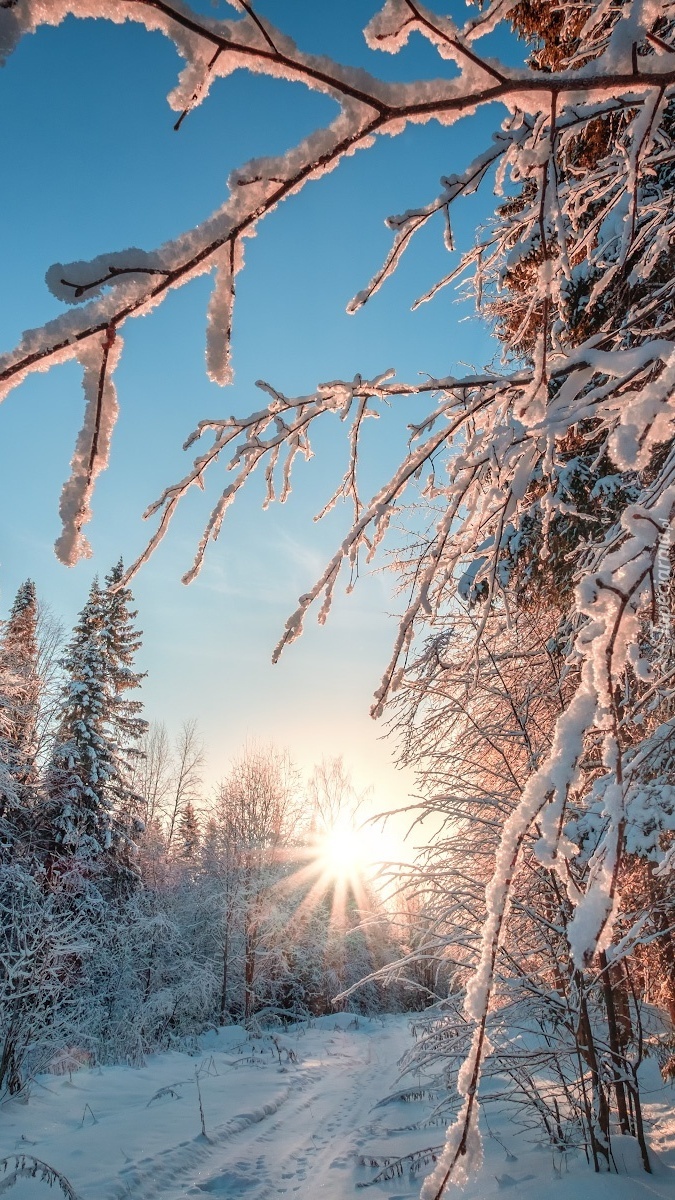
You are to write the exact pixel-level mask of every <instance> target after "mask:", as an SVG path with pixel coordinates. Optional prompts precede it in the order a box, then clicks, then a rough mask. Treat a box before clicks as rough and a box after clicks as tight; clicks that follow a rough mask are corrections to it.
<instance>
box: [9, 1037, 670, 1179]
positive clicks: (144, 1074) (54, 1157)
mask: <svg viewBox="0 0 675 1200" xmlns="http://www.w3.org/2000/svg"><path fill="white" fill-rule="evenodd" d="M411 1038H412V1034H411V1029H410V1022H409V1019H408V1018H407V1017H406V1016H388V1017H384V1018H381V1019H373V1020H368V1019H367V1018H363V1017H358V1018H354V1017H352V1016H351V1015H350V1014H346V1013H340V1014H337V1015H336V1016H333V1017H322V1018H320V1019H319V1020H317V1021H316V1022H313V1023H311V1024H310V1026H307V1025H298V1026H295V1027H293V1028H291V1029H287V1030H284V1031H283V1032H272V1033H271V1034H261V1035H260V1036H257V1037H251V1036H249V1035H247V1033H246V1032H245V1031H244V1030H242V1029H240V1028H238V1027H230V1028H227V1029H223V1030H220V1031H219V1032H218V1033H216V1032H213V1033H210V1034H208V1035H206V1036H205V1037H203V1038H201V1039H200V1046H199V1052H198V1053H197V1054H195V1055H189V1054H186V1053H177V1052H175V1053H170V1054H161V1055H153V1056H152V1057H150V1058H149V1059H148V1061H147V1064H146V1065H145V1066H143V1067H141V1068H132V1067H122V1066H117V1067H106V1068H104V1069H102V1070H99V1069H97V1068H93V1069H87V1068H84V1069H82V1070H79V1071H74V1072H73V1074H72V1076H69V1075H68V1074H66V1075H62V1076H54V1075H45V1076H42V1077H41V1078H40V1079H39V1080H37V1081H36V1083H35V1086H34V1088H33V1092H32V1095H31V1097H30V1099H29V1101H28V1103H21V1102H19V1101H17V1100H12V1101H9V1102H7V1103H5V1104H4V1105H3V1106H1V1107H0V1157H2V1156H5V1155H9V1154H21V1153H26V1154H29V1155H34V1156H35V1157H36V1158H39V1159H42V1160H43V1161H45V1162H47V1163H49V1164H50V1165H51V1166H52V1167H54V1168H56V1169H57V1170H58V1171H60V1172H62V1173H63V1175H64V1176H66V1178H67V1179H68V1180H69V1181H70V1183H71V1184H72V1186H73V1188H74V1189H75V1191H76V1193H77V1195H78V1197H79V1198H80V1200H130V1198H131V1200H155V1198H156V1197H160V1198H161V1200H211V1198H212V1200H278V1198H283V1200H359V1198H361V1197H362V1198H363V1200H417V1197H418V1196H419V1189H420V1184H421V1177H420V1176H419V1175H418V1176H415V1177H413V1178H411V1177H410V1174H409V1172H408V1170H407V1169H406V1170H405V1172H404V1174H402V1175H395V1177H394V1178H393V1179H389V1180H387V1179H382V1180H381V1182H380V1183H378V1184H375V1185H374V1186H373V1187H372V1188H369V1189H368V1190H366V1191H360V1190H359V1189H358V1184H359V1183H366V1182H370V1181H372V1179H373V1178H374V1176H375V1175H376V1174H377V1173H378V1170H377V1168H373V1167H370V1166H361V1165H359V1162H360V1157H361V1155H363V1156H364V1158H365V1159H366V1161H368V1160H369V1159H371V1158H374V1159H379V1161H380V1162H382V1161H383V1160H391V1159H392V1158H396V1156H397V1155H404V1154H407V1153H410V1152H411V1151H413V1150H422V1149H423V1148H426V1147H428V1146H433V1145H438V1144H440V1143H441V1142H442V1140H443V1129H442V1127H440V1126H432V1127H431V1128H430V1127H429V1126H428V1124H426V1118H427V1117H428V1116H429V1103H430V1102H429V1101H428V1100H424V1099H423V1098H421V1097H418V1098H411V1097H409V1098H408V1100H407V1102H403V1101H402V1100H397V1101H395V1102H393V1103H388V1104H386V1105H381V1104H379V1102H380V1101H381V1100H383V1099H384V1098H385V1097H386V1096H387V1095H388V1094H390V1093H392V1092H397V1091H398V1090H399V1089H398V1087H397V1077H398V1066H397V1063H398V1060H399V1059H400V1057H401V1055H402V1054H403V1053H404V1052H405V1051H406V1050H407V1049H408V1048H409V1047H410V1045H411ZM644 1069H645V1074H644V1077H643V1087H644V1101H645V1116H646V1118H647V1121H648V1126H649V1129H650V1132H651V1141H652V1146H653V1150H654V1154H653V1165H654V1174H653V1175H651V1176H647V1175H645V1174H644V1172H643V1171H642V1170H641V1167H640V1163H639V1154H638V1151H637V1146H636V1144H635V1142H634V1140H633V1139H632V1138H620V1137H615V1138H613V1152H614V1158H615V1161H616V1164H617V1170H618V1174H611V1175H594V1174H593V1173H592V1171H590V1170H589V1169H588V1167H587V1165H586V1162H585V1160H584V1156H583V1155H582V1154H580V1153H576V1154H574V1153H570V1154H568V1155H567V1156H565V1157H561V1156H560V1155H559V1154H553V1153H552V1150H551V1147H550V1145H549V1144H548V1143H547V1141H546V1139H545V1138H544V1137H543V1136H542V1133H541V1131H540V1130H539V1129H538V1128H537V1127H536V1126H535V1125H534V1124H533V1125H532V1126H531V1127H530V1128H529V1129H527V1130H523V1129H522V1128H521V1130H520V1131H517V1130H516V1129H515V1127H514V1126H513V1124H512V1123H511V1118H512V1116H513V1109H512V1106H509V1105H508V1104H504V1105H499V1104H496V1105H491V1106H490V1110H489V1125H490V1131H491V1132H489V1131H488V1130H487V1128H486V1129H485V1132H486V1134H487V1136H486V1138H485V1164H484V1166H483V1168H482V1170H481V1172H480V1174H479V1175H478V1177H477V1178H476V1179H475V1180H472V1181H471V1182H470V1183H469V1185H468V1187H467V1188H466V1190H465V1192H464V1193H459V1192H457V1191H456V1190H453V1191H452V1194H451V1196H449V1197H448V1200H458V1198H459V1197H460V1196H463V1198H464V1200H493V1198H495V1200H502V1197H503V1194H504V1192H505V1191H506V1192H507V1193H508V1195H509V1196H513V1197H514V1200H545V1198H548V1197H549V1193H550V1195H551V1200H654V1198H657V1200H675V1090H674V1089H673V1088H672V1087H670V1086H664V1085H663V1082H662V1080H661V1079H660V1076H659V1074H658V1068H657V1066H656V1063H655V1060H653V1059H650V1060H648V1061H647V1062H646V1063H645V1064H644ZM415 1092H416V1089H415ZM200 1095H201V1103H202V1108H203V1113H204V1122H205V1127H206V1137H205V1136H204V1135H203V1134H202V1132H201V1117H200V1106H199V1098H200ZM419 1121H421V1122H423V1127H422V1128H420V1129H415V1128H413V1126H414V1125H415V1124H416V1122H419ZM430 1165H431V1164H430V1163H429V1166H430ZM10 1169H11V1168H10ZM427 1169H428V1167H427ZM0 1187H1V1176H0ZM58 1194H59V1193H55V1192H54V1191H51V1192H50V1190H49V1188H48V1186H47V1184H46V1183H45V1182H44V1181H41V1180H40V1179H22V1180H20V1181H19V1182H18V1183H17V1184H16V1186H15V1187H14V1188H13V1189H12V1192H11V1195H12V1200H47V1197H48V1196H50V1195H51V1196H52V1197H54V1196H55V1195H58Z"/></svg>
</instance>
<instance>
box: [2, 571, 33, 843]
mask: <svg viewBox="0 0 675 1200" xmlns="http://www.w3.org/2000/svg"><path fill="white" fill-rule="evenodd" d="M36 630H37V597H36V594H35V585H34V583H33V582H32V581H31V580H30V579H28V580H26V582H25V583H23V584H22V585H21V587H20V588H19V590H18V592H17V594H16V598H15V600H14V603H13V605H12V609H11V612H10V615H9V618H8V620H7V621H6V622H4V623H3V626H2V632H1V633H0V858H7V857H11V856H14V855H15V854H16V851H17V841H18V840H19V839H20V838H21V837H22V836H23V835H24V834H25V833H26V829H27V820H28V812H29V810H30V809H31V808H32V807H33V806H34V803H35V789H36V786H37V776H36V769H35V725H36V716H37V708H38V699H39V691H40V681H39V674H38V667H37V633H36Z"/></svg>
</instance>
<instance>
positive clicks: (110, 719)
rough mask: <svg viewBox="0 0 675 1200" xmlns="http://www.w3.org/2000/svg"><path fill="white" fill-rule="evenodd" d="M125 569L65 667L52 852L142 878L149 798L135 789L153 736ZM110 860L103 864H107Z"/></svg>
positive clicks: (50, 806) (82, 627) (95, 596)
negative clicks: (139, 695)
mask: <svg viewBox="0 0 675 1200" xmlns="http://www.w3.org/2000/svg"><path fill="white" fill-rule="evenodd" d="M120 577H121V564H120V565H118V567H116V568H115V569H114V570H113V572H111V575H110V576H109V577H108V579H107V581H106V582H107V585H108V586H107V587H106V590H105V591H102V590H101V588H100V587H99V584H98V581H97V580H94V582H93V584H92V586H91V590H90V593H89V598H88V600H87V603H86V604H85V606H84V608H83V609H82V612H81V613H80V617H79V620H78V623H77V625H76V627H75V630H74V632H73V636H72V639H71V642H70V644H69V647H68V650H67V653H66V656H65V658H64V661H63V668H64V672H65V682H64V685H63V692H62V701H61V706H62V711H61V719H60V724H59V727H58V730H57V733H56V738H55V746H54V750H53V753H52V759H51V762H50V764H49V768H48V772H47V779H48V782H47V788H48V793H49V795H48V800H47V803H46V811H45V816H46V820H47V823H48V826H49V828H50V831H51V840H52V854H54V853H56V854H65V855H73V854H75V855H77V856H78V857H79V858H81V859H82V860H85V861H88V862H89V863H90V864H93V863H94V862H95V861H96V860H99V859H100V860H101V861H100V863H99V866H103V858H105V860H106V864H107V869H109V870H110V869H112V866H113V863H114V864H115V869H116V870H117V871H118V872H122V873H126V874H128V875H129V876H131V875H134V874H135V873H136V869H135V867H134V864H133V854H134V837H135V835H136V834H137V833H138V832H139V830H140V828H141V827H142V826H141V824H140V823H139V812H138V810H139V807H140V804H141V798H140V797H139V796H138V794H137V793H136V791H135V790H134V786H133V774H134V772H133V766H134V760H135V757H136V756H137V755H138V753H139V751H138V748H137V743H138V741H139V740H140V739H141V738H142V736H143V734H144V733H145V730H146V724H147V723H146V722H145V721H144V720H143V719H142V718H141V717H140V716H139V712H140V708H141V705H140V702H138V701H136V700H129V699H128V697H127V696H126V692H127V691H128V690H129V689H134V688H136V687H138V686H139V682H140V678H141V677H140V676H138V675H137V674H136V673H135V672H134V671H133V669H132V664H133V658H134V654H135V652H136V650H137V649H138V646H139V645H140V635H139V634H138V633H137V632H136V630H135V629H134V627H133V619H134V617H135V615H136V614H135V613H133V612H131V611H130V610H129V603H130V599H131V593H130V592H129V590H128V589H127V588H123V589H121V590H119V591H115V590H114V586H115V584H116V583H117V582H119V578H120ZM102 856H103V858H102Z"/></svg>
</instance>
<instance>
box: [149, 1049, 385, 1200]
mask: <svg viewBox="0 0 675 1200" xmlns="http://www.w3.org/2000/svg"><path fill="white" fill-rule="evenodd" d="M401 1042H402V1039H401V1037H400V1036H399V1037H398V1038H394V1037H393V1035H392V1033H391V1032H386V1031H383V1032H382V1035H381V1037H379V1038H378V1039H377V1041H375V1039H372V1038H369V1039H364V1040H363V1041H362V1042H361V1044H360V1045H359V1044H358V1042H357V1041H356V1039H355V1038H351V1039H350V1038H349V1035H348V1034H341V1033H336V1035H335V1038H334V1039H333V1047H332V1048H330V1054H329V1055H326V1056H322V1057H321V1058H320V1059H317V1060H311V1061H310V1062H309V1063H305V1064H304V1065H303V1067H302V1068H301V1070H300V1072H299V1074H298V1076H297V1078H296V1086H295V1089H294V1090H295V1093H296V1094H295V1095H291V1096H290V1097H289V1099H288V1100H287V1101H286V1103H284V1104H283V1105H282V1106H280V1108H279V1109H278V1111H277V1112H276V1114H275V1115H274V1117H273V1118H272V1119H271V1120H270V1121H265V1122H264V1123H262V1124H261V1125H259V1126H252V1127H250V1128H249V1129H248V1130H246V1131H245V1132H243V1133H242V1134H241V1135H240V1136H238V1137H235V1138H233V1139H232V1141H231V1142H230V1143H228V1145H227V1147H226V1148H225V1151H224V1153H223V1154H222V1156H214V1157H215V1158H219V1159H220V1161H219V1162H218V1165H217V1167H215V1164H214V1163H211V1164H209V1165H208V1167H207V1170H206V1171H205V1172H204V1174H203V1175H201V1177H200V1178H199V1179H198V1180H197V1181H196V1183H195V1186H194V1187H193V1188H192V1189H191V1190H190V1191H189V1192H188V1193H187V1194H188V1195H191V1196H192V1195H200V1194H204V1193H206V1194H208V1195H222V1196H233V1195H238V1194H239V1193H242V1194H245V1195H246V1196H247V1197H248V1198H249V1200H267V1198H268V1197H274V1196H281V1195H286V1196H288V1197H289V1200H290V1197H293V1198H294V1200H309V1198H310V1197H315V1196H316V1195H317V1194H320V1195H321V1196H326V1197H332V1196H342V1195H344V1192H345V1182H346V1180H345V1173H346V1172H349V1173H351V1171H352V1170H353V1168H354V1165H355V1160H356V1156H357V1155H358V1154H359V1153H360V1152H361V1150H362V1148H363V1145H364V1143H365V1141H366V1139H367V1136H368V1132H367V1126H368V1121H369V1117H370V1113H371V1110H372V1108H373V1106H374V1105H375V1104H376V1103H377V1101H378V1100H379V1099H381V1097H382V1093H383V1090H384V1088H386V1080H387V1079H388V1078H392V1077H394V1076H395V1073H396V1060H397V1058H398V1057H399V1055H400V1054H401V1053H402V1050H403V1049H404V1046H403V1045H402V1044H401ZM214 1167H215V1169H214ZM350 1182H351V1181H350ZM349 1190H350V1191H351V1187H350V1189H349ZM171 1200H173V1197H172V1198H171Z"/></svg>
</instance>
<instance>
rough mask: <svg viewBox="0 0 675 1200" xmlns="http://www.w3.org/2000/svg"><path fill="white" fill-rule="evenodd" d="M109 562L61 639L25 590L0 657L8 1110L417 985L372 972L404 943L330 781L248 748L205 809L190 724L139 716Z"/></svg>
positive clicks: (347, 798) (370, 1005)
mask: <svg viewBox="0 0 675 1200" xmlns="http://www.w3.org/2000/svg"><path fill="white" fill-rule="evenodd" d="M121 577H122V566H121V563H118V564H117V566H116V567H114V568H113V569H112V570H111V571H110V573H109V574H108V576H107V577H106V580H105V586H104V587H100V586H99V584H98V581H96V580H95V581H94V583H93V584H92V587H91V591H90V594H89V597H88V599H87V602H86V604H85V605H84V607H83V609H82V612H81V614H80V616H79V619H78V623H77V625H76V627H75V629H74V630H73V633H72V636H71V637H70V639H69V640H68V641H67V642H66V643H65V645H64V644H63V635H62V633H61V630H60V626H59V622H58V621H56V619H55V618H54V616H53V615H52V614H51V612H50V611H49V610H48V609H47V608H46V606H44V605H43V604H41V603H40V602H39V601H38V598H37V596H36V593H35V587H34V585H33V584H32V582H31V581H30V580H28V581H26V583H25V584H24V585H23V586H22V587H21V589H20V590H19V592H18V594H17V596H16V598H15V601H14V604H13V606H12V609H11V612H10V615H9V617H8V619H7V620H6V621H5V622H3V626H2V635H1V640H0V663H1V675H0V680H1V684H0V696H1V697H2V708H1V712H2V720H3V725H2V748H3V759H2V792H1V793H0V794H1V796H2V810H1V812H0V821H1V826H0V829H1V843H0V844H1V847H2V863H1V865H0V872H1V879H2V888H1V903H2V913H3V922H2V950H1V957H0V962H1V966H2V973H3V974H2V982H3V988H2V1015H1V1018H0V1029H1V1031H2V1039H3V1040H2V1051H1V1054H0V1095H1V1096H7V1095H9V1096H12V1095H19V1094H21V1093H22V1092H24V1091H25V1090H26V1089H27V1088H28V1087H29V1085H30V1081H31V1079H32V1078H33V1076H34V1075H35V1073H36V1072H39V1071H40V1070H44V1069H46V1068H48V1067H49V1066H50V1065H52V1066H53V1064H54V1062H55V1061H56V1062H58V1061H59V1056H61V1055H64V1054H66V1056H67V1053H68V1047H72V1046H76V1047H78V1052H79V1053H81V1054H84V1055H86V1056H88V1058H90V1060H91V1061H92V1062H94V1061H95V1062H98V1063H102V1062H130V1063H136V1064H140V1063H142V1062H144V1060H145V1057H146V1056H147V1055H148V1054H149V1053H151V1052H153V1051H157V1050H161V1049H166V1048H167V1047H170V1046H172V1045H177V1046H185V1045H188V1044H191V1041H194V1039H195V1038H196V1037H197V1036H198V1035H199V1034H200V1033H203V1032H204V1030H207V1029H209V1028H212V1027H213V1026H214V1025H215V1026H219V1025H227V1024H231V1023H233V1022H237V1021H241V1022H245V1023H250V1022H251V1021H253V1020H257V1021H260V1020H263V1021H264V1020H265V1019H267V1020H271V1021H272V1022H273V1023H274V1022H276V1023H277V1024H278V1023H281V1024H283V1023H288V1022H289V1021H291V1020H292V1019H299V1018H301V1017H303V1016H304V1017H308V1016H311V1015H313V1016H320V1015H322V1014H324V1013H326V1012H333V1011H339V1010H340V1009H341V1008H342V1007H343V1006H344V1004H341V1003H340V1002H339V1001H338V1002H337V1004H334V1003H333V1001H334V999H335V998H336V997H338V996H339V995H340V994H341V993H344V992H349V991H350V989H351V988H353V987H354V986H355V985H356V984H357V983H359V982H360V981H361V980H363V979H365V978H366V977H368V976H371V977H372V978H371V979H370V981H369V982H366V983H365V984H364V985H363V987H362V988H359V989H358V990H357V992H356V994H355V995H354V997H353V998H351V1000H350V1007H351V1008H352V1009H353V1011H356V1012H359V1011H364V1012H380V1011H387V1010H391V1009H394V1010H401V1009H405V1008H406V1007H413V1008H415V1007H417V1006H418V1005H419V997H420V995H422V997H423V998H424V996H425V993H424V988H423V984H422V982H421V981H419V983H418V986H417V987H416V986H415V982H414V980H412V979H411V980H410V981H408V982H407V983H406V984H405V985H403V984H397V983H396V982H395V980H394V978H393V977H392V980H391V981H390V983H391V986H387V984H386V982H385V981H383V980H382V979H381V977H380V976H379V974H378V973H379V972H380V971H381V969H382V968H383V967H385V966H388V965H391V964H394V963H395V962H397V960H399V959H400V958H401V957H402V955H403V953H404V944H405V942H406V939H407V938H409V936H410V934H411V933H412V931H413V929H414V920H413V906H414V903H413V897H412V894H411V897H410V914H409V919H406V921H405V924H404V926H403V927H401V926H400V925H399V919H398V917H397V916H396V914H395V913H394V911H393V910H390V909H388V908H387V906H386V905H385V903H384V901H383V900H382V897H381V896H380V895H379V894H378V892H377V890H376V889H375V887H374V886H373V884H372V881H370V880H369V879H368V878H367V876H366V873H365V872H361V871H358V870H355V873H354V877H353V878H350V876H349V874H348V873H347V874H346V873H345V872H344V870H338V869H337V867H336V864H335V863H334V862H331V858H330V855H329V842H328V840H327V839H328V836H329V835H331V834H332V835H333V836H335V830H339V829H340V828H341V826H343V825H344V824H345V823H346V822H348V823H349V822H351V820H353V819H354V815H355V812H356V810H357V809H358V797H357V796H356V794H355V792H354V789H353V787H352V785H351V782H350V779H349V775H348V773H347V771H346V770H345V767H344V765H343V764H342V762H341V761H340V760H334V761H323V762H322V763H320V764H318V765H317V766H316V768H315V770H314V772H313V773H312V775H311V778H310V779H308V780H302V779H301V777H300V773H299V772H298V771H297V770H296V769H295V768H294V766H293V764H292V763H291V761H290V759H289V757H288V755H287V754H285V753H284V752H283V751H281V750H278V749H276V748H275V747H273V746H262V745H257V744H250V745H248V746H246V747H244V748H243V749H242V752H241V755H240V756H239V758H238V759H237V760H236V761H235V762H233V763H232V764H231V769H230V771H229V773H228V775H227V777H226V778H225V779H224V780H223V781H222V782H221V783H220V784H219V786H218V787H217V789H216V790H215V794H209V791H208V790H207V788H206V785H205V783H204V779H203V765H204V764H203V758H204V755H203V748H202V745H201V742H200V737H199V733H198V730H197V728H196V725H195V723H194V722H192V721H189V720H188V721H186V722H185V723H184V724H183V726H182V728H181V730H180V732H179V734H178V736H177V737H176V738H175V739H174V740H173V742H172V741H171V739H170V738H169V736H168V734H167V731H166V729H165V728H164V726H161V725H159V726H157V725H155V726H150V725H149V724H148V722H147V721H146V720H145V719H144V718H143V716H142V715H141V713H142V704H141V702H140V701H139V700H138V699H137V698H136V689H138V688H139V686H140V684H141V681H142V678H143V677H142V675H140V674H139V673H138V672H137V671H136V670H135V669H134V666H135V663H134V660H135V656H136V653H137V651H138V649H139V647H140V644H141V637H140V632H139V630H138V628H137V626H136V624H135V618H136V612H135V611H134V610H133V608H132V607H131V605H132V597H131V592H130V590H129V589H128V588H121V589H118V590H114V589H115V586H116V584H117V583H119V580H120V579H121Z"/></svg>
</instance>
